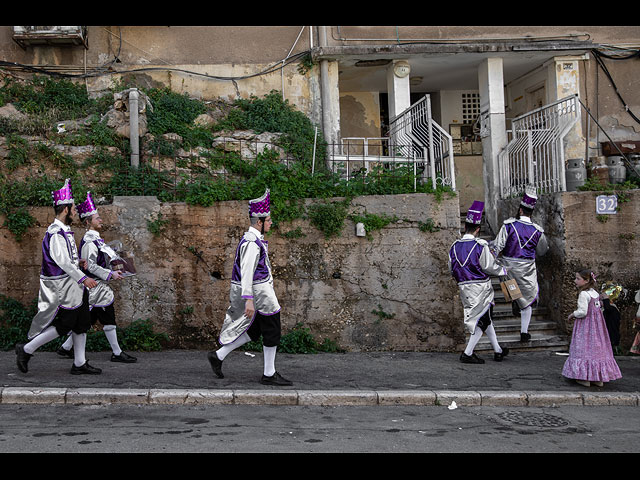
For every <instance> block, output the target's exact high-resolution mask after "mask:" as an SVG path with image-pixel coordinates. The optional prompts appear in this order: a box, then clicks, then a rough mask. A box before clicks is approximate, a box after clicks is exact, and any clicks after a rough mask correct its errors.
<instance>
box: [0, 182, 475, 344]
mask: <svg viewBox="0 0 640 480" xmlns="http://www.w3.org/2000/svg"><path fill="white" fill-rule="evenodd" d="M99 211H100V215H101V216H102V217H103V219H104V220H105V225H106V228H105V229H104V231H103V237H104V238H105V240H106V241H111V240H116V239H117V240H120V241H122V242H123V244H124V245H125V246H126V247H127V248H128V249H129V250H130V251H131V252H132V253H133V254H134V256H135V261H136V265H137V267H138V272H139V273H138V275H137V276H136V277H132V278H129V279H125V280H122V281H120V282H119V283H115V284H114V285H115V290H116V298H117V302H116V312H117V315H118V318H119V321H120V322H121V323H122V324H123V325H126V324H127V323H128V322H130V321H132V320H135V319H138V318H143V319H144V318H150V319H152V320H153V322H154V325H155V327H156V329H158V330H159V331H164V332H167V333H169V335H170V337H171V340H172V343H173V344H174V346H176V347H183V348H210V347H212V346H213V345H214V342H215V339H216V338H217V334H218V332H219V328H220V326H221V324H222V320H223V318H224V312H225V310H226V308H227V306H228V295H229V290H228V288H229V281H230V275H231V266H232V262H233V256H234V252H235V248H236V245H237V242H238V240H239V238H240V237H241V235H242V234H243V232H244V231H245V230H246V228H247V227H248V221H247V218H246V203H245V202H221V203H218V204H216V205H214V206H212V207H208V208H204V207H196V206H189V205H186V204H184V203H160V202H158V201H157V199H156V198H155V197H116V198H115V199H114V202H113V204H112V205H105V206H101V207H99ZM351 211H353V212H360V213H361V212H365V211H366V212H367V213H377V214H382V213H385V214H387V215H395V216H396V217H398V218H399V219H402V220H401V221H399V222H397V223H393V224H390V225H388V226H387V227H385V228H384V229H383V230H380V231H376V232H373V235H372V236H373V238H372V240H368V239H366V238H362V237H356V236H355V228H354V225H353V223H352V222H351V221H350V220H348V219H347V220H346V221H345V227H344V230H343V231H342V234H341V236H339V237H336V238H331V239H325V238H324V236H323V235H322V234H321V233H320V232H319V231H318V230H316V229H315V228H314V227H311V226H309V224H308V223H307V222H306V221H305V220H298V221H295V222H293V223H292V224H285V225H281V231H282V233H284V232H287V231H289V230H292V229H295V228H297V227H298V226H300V227H301V228H302V230H303V231H304V232H305V234H306V236H304V237H301V238H297V239H287V238H285V237H283V236H282V235H281V234H280V233H273V234H272V235H270V236H269V237H268V240H269V251H270V258H271V261H272V264H273V269H274V274H275V287H276V292H277V294H278V297H279V300H280V302H281V305H282V309H283V310H282V321H283V328H284V330H285V332H286V331H287V330H288V329H290V328H292V327H293V326H294V325H295V324H296V323H299V322H301V323H303V324H304V325H305V326H307V327H309V328H310V329H311V331H312V333H313V334H314V336H315V337H316V338H317V339H320V340H321V339H324V338H330V339H333V340H335V341H336V342H337V343H338V344H339V345H340V346H341V347H343V348H346V349H349V350H423V351H446V350H455V347H456V345H458V344H461V343H463V342H464V333H463V331H462V321H461V318H462V311H461V307H460V299H459V297H458V290H457V287H456V284H455V282H454V281H453V279H452V278H451V276H450V275H449V273H448V269H447V251H448V249H449V247H450V245H451V243H453V241H454V240H455V239H456V237H457V235H458V228H459V223H460V213H459V208H458V200H457V198H445V199H444V200H442V201H441V202H437V201H436V199H435V197H434V196H432V195H426V194H413V195H396V196H371V197H359V198H356V199H354V200H353V202H352V203H351ZM31 214H32V215H33V216H34V217H36V219H37V221H38V225H37V226H35V227H32V228H31V229H30V230H29V231H28V233H27V235H25V237H24V239H23V241H22V243H21V244H17V243H16V241H15V240H14V239H13V237H12V235H11V234H10V233H9V232H8V231H7V230H6V229H3V230H0V232H1V233H0V255H1V258H2V262H1V264H0V293H3V294H5V295H9V296H12V297H14V298H17V299H19V300H21V301H23V302H29V301H31V300H33V299H34V298H35V297H36V296H37V292H38V275H39V270H40V262H41V258H40V257H41V254H40V242H41V240H42V235H43V233H44V229H45V228H46V226H47V225H48V224H49V223H50V222H51V221H52V212H51V209H49V208H32V209H31ZM158 214H162V218H163V219H167V220H168V221H169V223H168V225H167V228H166V230H164V232H163V233H162V235H161V236H158V237H154V236H153V235H152V234H151V233H150V232H149V231H148V229H147V220H148V219H154V218H156V217H157V215H158ZM428 218H432V219H433V220H434V222H435V223H436V224H437V225H439V226H440V227H441V229H440V230H439V231H437V232H422V231H420V229H419V228H418V222H424V221H426V220H427V219H428ZM74 230H75V232H76V240H77V241H78V243H79V241H80V239H81V236H82V235H83V233H84V232H83V229H81V228H79V227H75V228H74ZM374 310H375V311H377V312H379V313H378V314H376V313H374V312H373V311H374ZM383 313H384V314H383Z"/></svg>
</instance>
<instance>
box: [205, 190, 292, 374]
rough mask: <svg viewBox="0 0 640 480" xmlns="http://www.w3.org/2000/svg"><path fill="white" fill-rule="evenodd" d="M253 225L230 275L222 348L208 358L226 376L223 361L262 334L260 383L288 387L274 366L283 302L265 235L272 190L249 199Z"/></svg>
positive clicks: (214, 367) (216, 372)
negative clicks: (262, 364) (274, 285)
mask: <svg viewBox="0 0 640 480" xmlns="http://www.w3.org/2000/svg"><path fill="white" fill-rule="evenodd" d="M249 219H250V222H251V226H250V227H249V230H248V231H247V232H246V233H245V234H244V235H243V237H242V239H241V240H240V243H239V244H238V247H237V249H236V256H235V260H234V262H233V273H232V276H231V291H230V294H229V300H230V306H229V308H228V309H227V313H226V316H225V319H224V322H223V324H222V328H221V330H220V338H219V342H220V344H221V345H222V347H221V348H220V349H218V350H216V351H212V352H209V354H208V355H207V358H208V359H209V363H210V364H211V368H212V369H213V372H214V374H215V375H216V376H217V377H218V378H224V375H223V374H222V361H223V360H224V359H225V358H226V356H227V355H228V354H229V353H231V352H232V351H233V350H235V349H236V348H238V347H240V346H241V345H244V344H245V343H247V342H249V341H252V340H253V341H256V340H258V339H259V338H260V335H262V344H263V353H264V372H263V375H262V379H261V380H260V383H262V384H264V385H274V386H289V385H292V382H291V381H289V380H287V379H285V378H283V377H282V376H281V375H280V374H279V373H278V372H277V371H276V369H275V357H276V350H277V348H278V345H279V343H280V336H281V327H280V304H279V303H278V298H277V297H276V293H275V290H274V288H273V277H272V275H271V263H270V262H269V254H268V242H267V241H266V240H265V239H264V234H265V233H266V232H268V231H269V229H270V228H271V213H270V194H269V189H267V190H266V192H265V193H264V195H263V196H262V197H260V198H256V199H254V200H251V201H250V202H249Z"/></svg>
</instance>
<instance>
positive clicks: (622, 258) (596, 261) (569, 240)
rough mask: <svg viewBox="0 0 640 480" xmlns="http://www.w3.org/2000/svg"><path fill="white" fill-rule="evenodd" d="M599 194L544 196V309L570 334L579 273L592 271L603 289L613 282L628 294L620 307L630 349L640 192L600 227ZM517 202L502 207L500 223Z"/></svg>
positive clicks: (638, 279) (540, 214)
mask: <svg viewBox="0 0 640 480" xmlns="http://www.w3.org/2000/svg"><path fill="white" fill-rule="evenodd" d="M597 195H598V193H597V192H564V193H557V194H553V195H544V196H541V197H540V199H539V200H538V203H537V205H536V211H535V213H534V215H533V221H534V222H536V223H538V224H540V225H541V226H542V227H543V228H544V230H545V234H546V235H547V238H548V239H549V241H550V249H549V252H548V253H547V255H545V256H544V257H542V258H541V259H540V261H539V262H538V266H539V277H538V280H539V282H540V286H541V294H540V298H541V303H542V304H543V305H547V306H548V307H549V309H550V315H551V317H552V318H553V319H554V320H555V321H556V322H557V323H558V325H559V326H560V327H561V328H564V329H565V330H566V332H567V333H570V332H571V329H572V326H573V325H572V323H568V322H567V321H566V318H567V316H568V315H569V314H570V313H571V312H573V311H574V310H575V308H576V305H577V298H578V291H577V289H576V287H575V284H574V283H573V279H574V277H575V272H576V271H578V270H581V269H583V268H590V269H592V270H593V271H594V272H595V273H596V275H597V278H598V283H599V285H602V284H603V283H604V282H606V281H615V282H617V283H619V284H621V285H622V286H623V287H624V288H626V289H627V290H628V291H629V293H628V296H627V298H626V299H625V300H622V301H619V302H618V307H619V308H620V311H621V313H622V322H621V327H620V330H621V337H622V338H621V345H622V346H623V347H624V348H625V349H628V348H629V346H630V345H631V342H632V341H633V336H634V335H635V333H634V332H632V329H631V327H632V322H633V318H634V316H635V312H636V310H637V304H635V303H634V301H633V296H634V294H635V291H636V290H638V289H640V255H638V251H639V249H640V191H638V190H634V191H630V192H625V195H626V196H627V198H628V200H627V201H625V202H624V203H620V204H619V206H620V209H619V211H618V213H617V214H615V215H609V216H607V221H605V222H602V221H600V220H598V218H597V216H596V197H597ZM519 201H520V200H519V199H512V200H508V201H502V202H501V220H503V219H505V218H508V217H509V216H512V215H514V214H515V213H516V211H517V206H518V203H519Z"/></svg>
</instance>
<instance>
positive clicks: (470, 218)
mask: <svg viewBox="0 0 640 480" xmlns="http://www.w3.org/2000/svg"><path fill="white" fill-rule="evenodd" d="M483 211H484V202H479V201H477V200H476V201H474V202H473V203H472V204H471V207H469V210H468V211H467V219H466V222H467V223H472V224H474V225H480V224H481V223H482V212H483Z"/></svg>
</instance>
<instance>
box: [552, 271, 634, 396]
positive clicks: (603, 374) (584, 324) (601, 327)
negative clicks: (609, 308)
mask: <svg viewBox="0 0 640 480" xmlns="http://www.w3.org/2000/svg"><path fill="white" fill-rule="evenodd" d="M574 281H575V284H576V287H578V290H579V292H580V293H579V295H578V309H577V310H575V311H574V312H573V313H571V314H570V315H569V317H568V318H567V320H569V321H571V319H575V321H574V323H573V333H572V335H571V344H570V346H569V357H568V358H567V360H566V361H565V363H564V366H563V367H562V375H563V376H564V377H566V378H570V379H574V380H575V381H576V382H577V383H579V384H580V385H583V386H585V387H589V386H591V384H593V385H596V386H598V387H602V386H603V385H604V382H610V381H611V380H616V379H618V378H622V374H621V373H620V368H619V367H618V364H617V363H616V360H615V358H614V357H613V350H612V348H611V340H610V339H609V333H608V332H607V326H606V324H605V321H604V317H603V315H602V310H601V305H600V296H599V294H598V292H597V291H596V290H595V287H596V277H595V275H594V273H593V272H592V271H591V270H581V271H580V272H578V273H576V276H575V280H574Z"/></svg>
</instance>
